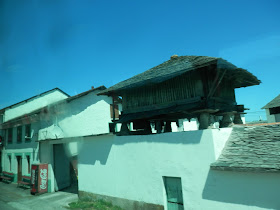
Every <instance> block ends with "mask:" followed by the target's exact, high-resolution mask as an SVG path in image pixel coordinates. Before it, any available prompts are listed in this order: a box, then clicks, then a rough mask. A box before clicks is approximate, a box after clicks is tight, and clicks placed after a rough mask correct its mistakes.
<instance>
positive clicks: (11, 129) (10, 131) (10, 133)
mask: <svg viewBox="0 0 280 210" xmlns="http://www.w3.org/2000/svg"><path fill="white" fill-rule="evenodd" d="M12 142H13V128H9V129H8V143H12Z"/></svg>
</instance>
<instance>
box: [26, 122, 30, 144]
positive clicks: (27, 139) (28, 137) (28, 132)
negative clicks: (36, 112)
mask: <svg viewBox="0 0 280 210" xmlns="http://www.w3.org/2000/svg"><path fill="white" fill-rule="evenodd" d="M25 141H31V124H27V125H25Z"/></svg>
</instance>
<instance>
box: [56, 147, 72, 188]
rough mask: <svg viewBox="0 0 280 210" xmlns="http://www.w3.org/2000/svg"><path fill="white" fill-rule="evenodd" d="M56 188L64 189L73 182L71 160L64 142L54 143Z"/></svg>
mask: <svg viewBox="0 0 280 210" xmlns="http://www.w3.org/2000/svg"><path fill="white" fill-rule="evenodd" d="M53 154H54V177H55V190H56V191H58V190H62V189H64V188H66V187H69V186H70V184H71V177H70V161H69V158H68V157H67V155H66V153H65V150H64V147H63V144H54V145H53Z"/></svg>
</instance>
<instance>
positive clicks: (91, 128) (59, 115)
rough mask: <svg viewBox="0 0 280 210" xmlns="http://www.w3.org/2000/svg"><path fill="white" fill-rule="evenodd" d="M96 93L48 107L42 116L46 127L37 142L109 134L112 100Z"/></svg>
mask: <svg viewBox="0 0 280 210" xmlns="http://www.w3.org/2000/svg"><path fill="white" fill-rule="evenodd" d="M97 93H98V91H94V92H90V93H88V94H87V95H85V96H82V97H80V98H77V99H74V100H72V101H69V102H68V101H67V100H64V101H63V102H62V103H59V104H57V105H55V106H53V107H49V110H50V112H49V114H47V115H46V116H43V118H42V121H43V122H45V123H46V126H45V127H44V128H42V129H41V130H40V131H39V140H41V141H42V140H46V139H61V138H70V137H79V136H88V135H96V134H103V133H109V124H108V123H109V122H111V114H110V104H112V98H111V97H108V96H97V95H96V94H97Z"/></svg>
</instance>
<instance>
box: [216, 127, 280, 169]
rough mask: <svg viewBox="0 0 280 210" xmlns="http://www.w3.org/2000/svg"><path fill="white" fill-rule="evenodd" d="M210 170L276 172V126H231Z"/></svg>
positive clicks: (279, 156) (279, 135) (279, 151)
mask: <svg viewBox="0 0 280 210" xmlns="http://www.w3.org/2000/svg"><path fill="white" fill-rule="evenodd" d="M211 169H216V170H223V171H251V172H280V124H279V123H274V124H265V125H254V126H234V127H233V130H232V133H231V135H230V138H229V140H228V142H227V143H226V145H225V148H224V149H223V151H222V154H221V155H220V157H219V158H218V160H217V161H216V162H215V163H212V164H211Z"/></svg>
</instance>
